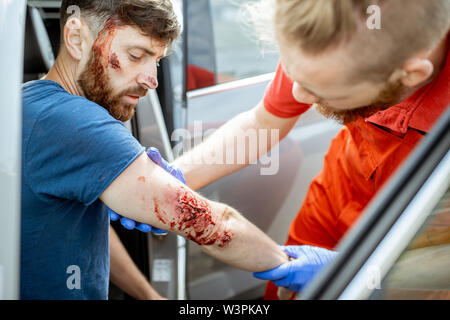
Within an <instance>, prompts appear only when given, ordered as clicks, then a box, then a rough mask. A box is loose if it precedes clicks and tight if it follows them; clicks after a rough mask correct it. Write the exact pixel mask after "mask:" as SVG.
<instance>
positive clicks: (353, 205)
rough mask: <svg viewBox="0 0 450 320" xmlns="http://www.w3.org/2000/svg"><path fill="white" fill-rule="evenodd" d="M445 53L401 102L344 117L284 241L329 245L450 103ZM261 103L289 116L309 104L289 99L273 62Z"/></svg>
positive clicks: (286, 81) (289, 86) (280, 72)
mask: <svg viewBox="0 0 450 320" xmlns="http://www.w3.org/2000/svg"><path fill="white" fill-rule="evenodd" d="M449 59H450V55H449V54H447V59H446V64H445V67H444V68H443V70H442V71H441V72H440V74H439V75H438V77H436V79H435V80H434V81H433V82H431V83H430V84H428V85H426V86H424V87H422V88H421V89H419V90H418V91H417V92H415V93H414V94H413V95H412V96H411V97H409V98H408V99H407V100H405V101H403V102H402V103H400V104H398V105H395V106H392V107H390V108H389V109H386V110H384V111H380V112H378V113H376V114H375V115H373V116H371V117H369V118H366V119H362V118H361V119H358V120H357V121H355V122H352V123H349V124H347V125H346V126H344V128H343V129H342V130H341V131H340V132H339V134H338V135H337V136H336V137H335V138H334V139H333V141H332V142H331V146H330V148H329V150H328V152H327V154H326V156H325V161H324V167H323V170H322V172H321V173H320V174H319V175H318V176H317V177H315V178H314V180H313V181H312V183H311V185H310V187H309V190H308V193H307V195H306V198H305V201H304V202H303V205H302V207H301V209H300V211H299V212H298V214H297V216H296V218H295V219H294V221H293V222H292V224H291V227H290V231H289V238H288V241H287V244H309V245H316V246H321V247H324V248H328V249H333V248H334V247H335V246H336V244H337V243H338V242H339V240H340V239H341V238H342V236H343V235H344V234H345V233H346V231H347V230H348V229H349V228H350V226H351V225H352V224H353V223H354V222H355V220H356V219H357V218H358V217H359V215H360V214H361V212H362V211H363V210H364V208H365V207H366V206H367V204H368V203H369V201H370V200H371V199H372V197H373V196H374V195H375V193H376V192H377V191H378V190H379V189H380V188H381V186H382V185H383V183H384V182H386V181H387V180H388V178H389V177H390V176H391V175H392V173H393V172H394V171H395V170H396V168H397V167H398V166H399V165H400V164H401V163H402V162H403V160H404V159H405V158H406V157H407V156H408V155H409V153H410V152H411V151H412V150H413V149H414V147H415V146H416V145H417V144H418V143H419V142H420V140H421V139H422V138H423V135H424V134H425V133H426V132H428V131H429V130H430V129H431V128H432V126H433V124H434V123H435V122H436V120H437V119H438V118H439V116H440V115H441V114H442V113H443V112H444V111H445V110H446V108H447V106H448V104H449V103H450V87H449V78H450V60H449ZM264 105H265V108H266V109H267V110H268V111H269V112H270V113H272V114H274V115H276V116H278V117H282V118H290V117H295V116H298V115H300V114H302V113H304V112H305V111H306V110H308V108H309V107H310V106H309V105H305V104H301V103H298V102H297V101H295V99H294V98H293V96H292V81H291V80H290V79H289V78H287V76H286V75H285V74H284V73H283V70H282V68H281V66H279V67H278V70H277V73H276V76H275V78H274V80H273V81H272V82H271V84H270V85H269V87H268V88H267V90H266V95H265V98H264Z"/></svg>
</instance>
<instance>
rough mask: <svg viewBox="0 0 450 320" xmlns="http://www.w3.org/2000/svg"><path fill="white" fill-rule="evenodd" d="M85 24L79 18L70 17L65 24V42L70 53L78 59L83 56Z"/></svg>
mask: <svg viewBox="0 0 450 320" xmlns="http://www.w3.org/2000/svg"><path fill="white" fill-rule="evenodd" d="M82 26H83V24H82V22H81V20H80V19H78V18H70V19H69V20H67V22H66V25H65V26H64V30H63V32H64V38H63V39H64V44H65V46H66V49H67V51H68V53H69V54H70V55H71V56H72V58H74V59H75V60H77V61H80V60H81V58H82V57H83V47H82V44H83V43H82V37H81V33H82V30H81V28H82Z"/></svg>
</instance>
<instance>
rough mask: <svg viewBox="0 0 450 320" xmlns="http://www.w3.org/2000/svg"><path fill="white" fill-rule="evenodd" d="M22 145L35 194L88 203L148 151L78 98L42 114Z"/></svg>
mask: <svg viewBox="0 0 450 320" xmlns="http://www.w3.org/2000/svg"><path fill="white" fill-rule="evenodd" d="M24 147H25V148H26V150H25V153H24V155H25V159H24V161H26V163H25V166H24V167H25V170H26V172H25V174H27V175H28V178H29V181H30V185H31V187H32V189H33V190H34V192H35V193H36V194H38V195H39V196H42V197H58V198H63V199H70V200H77V201H79V202H81V203H83V204H85V205H90V204H92V203H93V202H94V201H96V200H97V199H98V198H99V196H100V195H101V194H102V193H103V192H104V191H105V189H107V188H108V186H109V185H110V184H111V183H112V182H113V181H114V180H115V179H116V178H117V177H118V176H119V175H120V174H121V173H122V172H123V171H124V170H125V169H126V168H127V167H128V166H129V165H130V164H131V163H132V162H133V161H134V160H135V159H136V158H137V157H138V156H139V155H141V154H142V153H143V152H144V151H145V150H144V147H142V146H141V145H140V143H139V142H138V141H137V140H136V139H135V138H134V137H133V135H132V134H131V132H130V131H129V130H127V129H126V128H125V126H124V125H123V123H122V122H120V121H117V120H115V119H114V118H113V117H111V116H110V115H109V113H108V112H107V111H106V110H105V109H103V108H102V107H100V106H98V105H97V104H95V103H93V102H90V101H89V100H87V99H85V98H83V97H77V96H67V98H65V99H63V100H62V102H61V104H59V105H58V106H57V107H52V108H49V109H46V110H45V112H43V113H42V114H40V115H39V117H38V118H37V120H36V122H35V123H34V126H33V129H32V131H31V136H30V138H29V140H28V143H27V145H26V146H24Z"/></svg>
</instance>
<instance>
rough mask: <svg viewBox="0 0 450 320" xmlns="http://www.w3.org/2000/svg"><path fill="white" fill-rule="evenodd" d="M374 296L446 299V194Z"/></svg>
mask: <svg viewBox="0 0 450 320" xmlns="http://www.w3.org/2000/svg"><path fill="white" fill-rule="evenodd" d="M393 245H395V244H393ZM374 296H376V297H375V298H377V299H407V300H416V299H420V300H422V299H433V300H435V299H439V300H440V299H445V300H448V299H450V191H449V190H447V193H446V194H445V196H444V197H443V198H442V199H441V201H440V203H439V205H438V206H437V207H436V208H435V210H434V211H433V213H432V214H431V215H430V216H429V217H428V220H427V222H426V224H425V225H424V227H423V228H422V229H421V230H420V231H419V233H418V234H417V235H416V236H415V237H414V239H413V241H412V242H411V243H410V245H409V246H408V248H407V249H406V250H405V251H404V252H403V253H402V255H401V256H400V258H399V259H398V260H397V262H396V263H395V264H394V266H393V268H392V269H391V271H390V272H389V273H388V275H387V276H386V277H385V279H384V280H383V282H382V284H381V288H380V290H375V293H374Z"/></svg>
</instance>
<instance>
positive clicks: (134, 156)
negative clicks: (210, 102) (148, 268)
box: [21, 0, 288, 300]
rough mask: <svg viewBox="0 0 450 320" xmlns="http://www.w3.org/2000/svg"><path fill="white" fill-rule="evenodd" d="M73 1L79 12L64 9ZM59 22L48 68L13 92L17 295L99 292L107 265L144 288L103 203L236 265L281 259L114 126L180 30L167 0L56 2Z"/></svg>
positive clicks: (128, 112)
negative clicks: (16, 97) (19, 117)
mask: <svg viewBox="0 0 450 320" xmlns="http://www.w3.org/2000/svg"><path fill="white" fill-rule="evenodd" d="M73 6H77V7H78V9H80V10H78V11H77V10H76V11H75V12H79V13H80V14H79V15H76V14H74V15H71V16H68V14H66V12H70V10H68V9H70V8H73ZM61 28H62V29H61V30H62V37H61V40H62V42H61V50H60V52H59V55H58V57H57V60H56V62H55V65H54V66H53V67H52V68H51V70H50V71H49V73H48V75H47V76H46V77H45V78H44V79H42V80H38V81H32V82H29V83H26V84H24V86H23V92H22V94H23V128H24V129H23V134H22V140H23V141H22V145H23V148H22V159H23V162H22V163H23V168H22V169H23V179H22V232H21V237H22V239H21V243H22V248H21V299H77V300H78V299H107V298H108V286H109V276H110V272H111V280H112V281H113V282H116V284H118V285H119V287H122V289H123V290H124V291H126V292H127V293H130V294H133V293H136V292H139V291H140V290H141V289H142V288H144V287H146V288H148V287H149V284H148V283H147V282H146V281H147V280H146V279H145V277H143V276H142V275H140V274H138V273H139V272H138V269H137V268H136V267H135V266H134V265H133V263H132V260H131V259H130V258H129V257H128V256H126V254H124V250H123V247H122V249H120V242H119V243H118V241H119V240H118V237H117V236H116V235H115V234H114V230H113V229H112V228H110V224H109V215H108V208H110V209H111V210H112V211H114V212H116V213H117V214H118V215H121V216H123V218H128V219H132V220H134V221H137V222H140V223H142V224H147V225H151V226H154V227H155V228H160V229H163V230H169V231H172V232H174V233H176V234H178V235H180V236H183V237H185V238H186V239H189V240H192V241H194V242H196V243H197V244H199V245H200V247H201V248H202V249H203V250H204V251H205V252H207V253H208V254H210V255H212V256H213V257H216V258H217V259H219V260H221V261H223V262H225V263H228V264H229V265H231V266H234V267H236V268H240V269H243V270H247V271H253V272H255V271H265V270H269V269H272V268H275V267H277V266H279V265H281V264H283V263H285V262H287V261H288V257H287V255H286V254H285V253H284V252H283V251H282V250H281V248H279V246H278V245H277V244H276V243H275V242H274V241H272V240H271V239H270V238H269V237H268V236H267V235H265V234H264V233H263V232H262V231H261V230H259V229H258V228H257V227H256V226H254V225H253V224H252V223H250V222H249V221H248V220H246V219H245V218H244V217H243V216H242V215H241V214H239V213H238V212H237V211H236V210H235V209H233V208H231V207H230V206H227V205H225V204H222V203H218V202H215V201H210V200H208V199H205V198H204V197H202V196H200V195H199V194H197V193H196V192H195V191H193V190H192V189H190V188H189V187H188V186H186V185H184V184H183V182H182V181H183V180H184V178H183V176H182V174H181V172H180V171H179V170H176V168H173V167H172V166H170V165H168V164H167V163H165V162H164V161H162V159H161V158H160V156H159V154H157V155H156V158H154V157H152V158H151V159H152V160H155V162H157V164H155V163H154V162H153V161H152V160H151V159H150V157H151V154H150V153H149V156H150V157H149V156H148V155H147V154H146V152H145V148H144V147H143V146H141V145H140V143H139V142H138V141H137V140H136V139H135V138H134V137H133V136H132V134H131V132H130V131H129V130H127V129H126V128H125V126H124V124H123V122H124V121H127V120H129V119H131V118H132V116H133V114H134V109H135V106H136V104H137V102H138V100H139V98H141V97H143V96H145V95H146V94H147V93H148V92H149V90H154V89H156V87H157V86H158V82H157V67H158V63H159V61H160V60H161V59H162V58H163V57H164V56H165V55H167V53H168V51H169V49H170V46H171V44H172V42H173V41H174V40H175V39H177V38H178V36H179V33H180V25H179V22H178V20H177V16H176V14H175V12H174V9H173V6H172V3H171V1H170V0H129V1H114V0H108V1H104V0H90V1H84V0H63V1H62V7H61ZM150 151H152V152H153V155H154V156H155V152H154V149H151V150H150ZM158 165H160V166H161V167H160V166H158ZM166 171H169V172H170V174H169V173H168V172H166ZM110 235H111V238H110ZM110 241H111V249H110ZM125 253H126V251H125ZM73 272H75V274H73ZM71 274H72V275H71ZM143 282H145V283H146V284H143ZM135 297H136V296H135ZM136 298H148V295H143V297H142V296H138V297H136Z"/></svg>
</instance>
